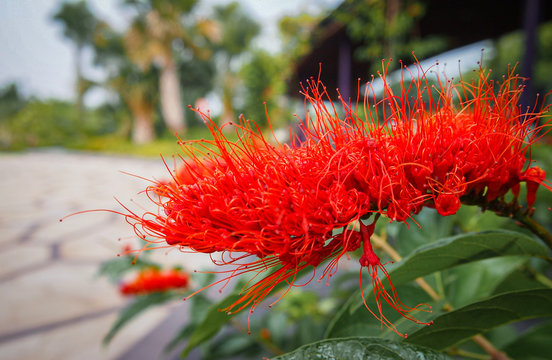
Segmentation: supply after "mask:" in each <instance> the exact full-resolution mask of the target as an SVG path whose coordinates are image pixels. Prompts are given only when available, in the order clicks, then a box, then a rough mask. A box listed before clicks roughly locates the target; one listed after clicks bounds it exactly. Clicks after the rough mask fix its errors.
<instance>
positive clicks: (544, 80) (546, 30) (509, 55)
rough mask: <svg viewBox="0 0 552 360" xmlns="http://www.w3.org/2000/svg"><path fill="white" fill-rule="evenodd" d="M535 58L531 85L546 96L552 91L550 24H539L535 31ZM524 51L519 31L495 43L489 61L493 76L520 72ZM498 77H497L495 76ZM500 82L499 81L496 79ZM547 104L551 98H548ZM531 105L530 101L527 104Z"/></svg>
mask: <svg viewBox="0 0 552 360" xmlns="http://www.w3.org/2000/svg"><path fill="white" fill-rule="evenodd" d="M536 35H537V38H536V43H537V46H536V49H537V53H536V58H535V63H534V70H533V76H532V79H531V81H532V85H533V87H534V89H535V91H536V92H538V93H541V94H546V93H547V92H548V91H550V89H552V22H547V23H543V24H541V25H540V26H539V27H538V29H537V34H536ZM523 51H524V34H523V32H522V31H521V30H519V31H515V32H512V33H509V34H506V35H503V36H502V37H500V38H499V39H497V40H496V41H495V48H494V55H493V57H492V59H490V67H492V69H493V70H494V71H493V73H494V74H505V73H506V72H507V71H508V69H509V68H510V69H511V68H512V67H514V66H516V65H517V67H516V72H519V71H521V66H520V65H521V64H518V62H519V61H520V60H521V61H523V60H522V59H523ZM496 76H498V75H496ZM497 80H499V81H500V80H501V79H497ZM547 100H548V101H549V102H550V101H552V97H550V96H549V97H548V99H547ZM529 103H531V101H530V102H529Z"/></svg>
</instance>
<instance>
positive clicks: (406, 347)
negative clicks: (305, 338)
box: [275, 337, 450, 360]
mask: <svg viewBox="0 0 552 360" xmlns="http://www.w3.org/2000/svg"><path fill="white" fill-rule="evenodd" d="M275 359H279V360H302V359H312V360H314V359H317V360H330V359H374V360H375V359H382V360H387V359H389V360H410V359H427V360H447V359H450V358H449V357H448V356H446V355H443V354H441V353H439V352H437V351H434V350H431V349H428V348H425V347H422V346H416V345H411V344H406V343H399V342H394V341H390V340H384V339H378V338H370V337H350V338H339V339H330V340H323V341H319V342H316V343H313V344H308V345H305V346H302V347H300V348H299V349H297V350H295V351H293V352H291V353H288V354H285V355H282V356H278V357H276V358H275Z"/></svg>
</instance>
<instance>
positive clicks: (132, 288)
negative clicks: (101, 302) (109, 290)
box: [119, 268, 190, 295]
mask: <svg viewBox="0 0 552 360" xmlns="http://www.w3.org/2000/svg"><path fill="white" fill-rule="evenodd" d="M189 282H190V277H189V275H188V274H187V273H185V272H183V271H181V270H177V269H173V270H170V271H161V270H159V269H156V268H148V269H145V270H142V271H141V272H140V273H139V274H138V276H137V277H136V278H135V279H133V280H132V281H130V282H126V283H123V284H121V285H120V288H119V290H120V292H121V294H123V295H146V294H151V293H155V292H163V291H168V290H176V289H186V288H187V287H188V285H189Z"/></svg>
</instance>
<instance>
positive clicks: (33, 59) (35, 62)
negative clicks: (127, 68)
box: [0, 0, 340, 102]
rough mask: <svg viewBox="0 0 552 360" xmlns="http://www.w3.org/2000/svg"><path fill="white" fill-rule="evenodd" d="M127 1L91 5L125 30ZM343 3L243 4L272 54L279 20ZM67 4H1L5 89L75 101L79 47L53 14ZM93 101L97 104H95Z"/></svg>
mask: <svg viewBox="0 0 552 360" xmlns="http://www.w3.org/2000/svg"><path fill="white" fill-rule="evenodd" d="M122 2H123V0H88V4H89V6H90V8H91V9H92V10H93V11H94V12H95V13H96V15H97V16H98V17H99V18H102V19H104V20H106V21H107V22H109V23H110V24H111V25H112V26H114V27H115V28H117V29H124V28H125V26H126V24H127V23H128V19H129V18H130V16H131V14H132V13H131V12H129V11H128V9H127V10H126V11H125V7H124V6H122V5H121V3H122ZM229 2H231V1H230V0H200V2H199V5H200V11H201V12H202V13H208V12H209V9H210V7H212V6H213V5H214V4H220V3H229ZM339 2H340V1H339V0H323V1H322V0H278V1H271V0H242V1H240V3H241V4H242V6H243V7H244V9H246V10H247V11H249V13H250V15H251V16H252V17H253V18H254V19H256V20H257V21H258V22H259V23H260V24H262V35H261V38H260V39H258V40H257V42H256V43H257V44H258V46H261V47H263V48H266V49H268V50H273V51H274V50H276V49H277V47H278V44H279V42H278V39H277V38H276V36H277V27H276V24H277V20H278V18H280V17H281V16H283V15H288V14H289V15H291V14H297V13H299V12H301V11H304V10H307V11H310V12H317V11H320V10H321V9H322V8H324V7H331V6H335V5H336V4H338V3H339ZM61 3H63V1H62V0H1V1H0V87H3V86H5V85H6V84H8V83H10V82H17V83H18V85H20V88H21V89H22V90H23V92H24V94H26V95H34V96H37V97H40V98H59V99H71V98H72V97H73V96H74V91H73V89H74V81H75V80H74V76H75V72H74V67H75V65H74V58H73V51H74V50H73V47H72V44H71V42H70V41H69V40H67V39H65V38H64V37H63V34H62V28H61V26H60V25H59V24H57V23H54V22H53V21H52V20H51V18H52V15H53V14H54V13H55V12H56V11H57V10H58V9H59V6H60V5H61ZM85 57H87V58H88V65H87V66H85V68H84V69H83V72H84V75H85V76H88V77H92V78H98V77H101V74H102V73H101V71H99V70H98V69H94V68H93V67H92V65H91V58H92V54H91V53H88V54H85ZM92 102H94V101H93V100H92Z"/></svg>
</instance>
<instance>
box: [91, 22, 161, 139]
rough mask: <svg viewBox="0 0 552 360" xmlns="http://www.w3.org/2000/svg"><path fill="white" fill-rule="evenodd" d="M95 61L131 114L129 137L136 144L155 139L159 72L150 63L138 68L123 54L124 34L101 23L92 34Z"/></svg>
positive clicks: (108, 84) (107, 83)
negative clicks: (103, 70) (102, 69)
mask: <svg viewBox="0 0 552 360" xmlns="http://www.w3.org/2000/svg"><path fill="white" fill-rule="evenodd" d="M94 50H95V52H96V57H95V63H96V65H100V66H102V67H103V68H104V69H105V70H106V72H107V74H108V78H107V80H106V85H107V87H108V88H110V89H112V90H114V91H115V92H117V94H118V95H119V99H120V100H121V101H122V103H123V104H124V105H125V106H126V107H127V108H128V110H129V111H130V113H131V114H132V119H133V121H132V129H131V138H132V141H133V142H134V143H136V144H144V143H147V142H150V141H152V140H154V139H155V131H154V120H155V104H156V102H157V79H158V73H157V71H155V69H154V68H153V67H152V66H149V67H147V68H141V67H139V66H137V65H136V64H134V63H133V62H131V61H130V60H129V59H128V57H127V54H126V51H125V46H124V40H123V35H121V34H119V33H117V32H115V31H114V30H113V29H112V28H111V27H110V26H109V25H108V24H106V23H104V22H101V23H99V25H98V27H97V31H96V33H95V36H94Z"/></svg>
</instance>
